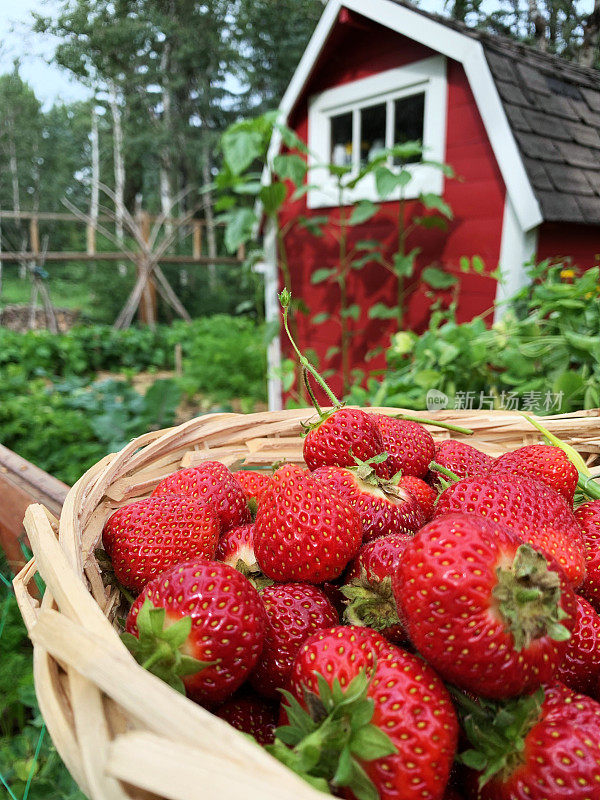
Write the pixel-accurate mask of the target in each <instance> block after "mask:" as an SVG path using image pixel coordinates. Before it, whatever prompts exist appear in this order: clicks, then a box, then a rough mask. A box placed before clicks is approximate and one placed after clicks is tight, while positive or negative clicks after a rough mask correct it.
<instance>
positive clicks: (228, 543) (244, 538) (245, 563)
mask: <svg viewBox="0 0 600 800" xmlns="http://www.w3.org/2000/svg"><path fill="white" fill-rule="evenodd" d="M215 560H216V561H222V562H223V563H224V564H229V566H230V567H235V569H237V570H239V571H240V572H243V573H244V575H246V576H247V575H248V574H250V573H252V572H260V570H259V568H258V564H257V563H256V556H255V555H254V525H241V526H240V527H239V528H231V530H228V531H227V532H226V533H224V534H222V535H221V538H220V539H219V543H218V544H217V550H216V552H215Z"/></svg>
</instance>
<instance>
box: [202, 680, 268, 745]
mask: <svg viewBox="0 0 600 800" xmlns="http://www.w3.org/2000/svg"><path fill="white" fill-rule="evenodd" d="M215 713H216V715H217V717H220V718H221V719H224V720H225V722H228V723H229V724H230V725H232V726H233V727H234V728H237V730H238V731H242V732H243V733H248V734H249V735H250V736H253V737H254V738H255V739H256V741H257V742H258V743H259V744H263V745H264V744H271V742H272V741H273V740H274V738H275V728H276V726H277V705H276V704H275V703H269V702H268V701H267V700H265V699H264V698H262V697H259V696H258V695H255V694H250V693H248V692H244V693H243V694H240V695H236V696H235V697H232V698H230V699H229V700H226V701H225V702H224V703H223V705H222V706H220V707H219V709H218V711H216V712H215Z"/></svg>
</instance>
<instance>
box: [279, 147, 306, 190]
mask: <svg viewBox="0 0 600 800" xmlns="http://www.w3.org/2000/svg"><path fill="white" fill-rule="evenodd" d="M273 169H274V170H275V172H276V173H277V174H278V175H279V177H280V178H282V179H283V180H286V179H287V180H290V181H292V183H293V184H294V185H295V186H296V187H298V186H301V185H302V183H303V181H304V178H305V177H306V171H307V166H306V161H305V160H304V159H303V158H301V157H300V156H298V155H295V154H293V155H278V156H275V158H274V159H273Z"/></svg>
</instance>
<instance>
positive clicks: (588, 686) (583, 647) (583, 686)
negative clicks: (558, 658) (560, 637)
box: [556, 597, 600, 694]
mask: <svg viewBox="0 0 600 800" xmlns="http://www.w3.org/2000/svg"><path fill="white" fill-rule="evenodd" d="M576 600H577V610H576V614H575V625H574V627H573V630H572V631H571V638H570V640H569V646H568V648H567V652H566V653H565V657H564V659H563V662H562V664H561V665H560V667H559V670H558V673H557V676H556V677H557V679H558V680H559V681H562V682H563V683H565V684H566V685H567V686H569V687H570V688H571V689H573V691H575V692H581V693H582V694H593V692H594V691H595V689H596V683H597V681H598V680H599V679H600V616H599V615H598V614H597V613H596V612H595V611H594V609H593V608H592V606H591V605H590V604H589V603H588V601H587V600H584V599H583V597H576Z"/></svg>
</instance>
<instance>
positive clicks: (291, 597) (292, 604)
mask: <svg viewBox="0 0 600 800" xmlns="http://www.w3.org/2000/svg"><path fill="white" fill-rule="evenodd" d="M260 598H261V600H262V601H263V604H264V607H265V612H266V615H267V631H266V635H265V643H264V647H263V651H262V654H261V657H260V659H259V661H258V664H257V665H256V669H255V670H254V672H253V673H252V676H251V678H250V682H251V684H252V686H253V687H254V689H255V690H256V691H257V692H259V693H260V694H262V695H264V696H265V697H270V698H279V697H280V694H279V692H278V689H287V688H288V676H289V673H290V671H291V669H292V666H293V664H294V659H295V658H296V656H297V655H298V651H299V649H300V646H301V645H302V643H303V642H304V641H305V639H307V638H308V637H309V636H311V635H312V634H313V633H315V632H316V631H318V630H321V629H322V628H330V627H331V626H332V625H336V624H337V623H338V622H339V617H338V615H337V612H336V610H335V608H334V607H333V606H332V605H331V603H330V602H329V600H328V599H327V597H326V596H325V595H324V594H323V592H322V591H321V590H320V589H317V587H316V586H311V585H310V584H307V583H283V584H281V583H280V584H277V585H275V586H267V587H266V589H263V591H262V592H261V595H260Z"/></svg>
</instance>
